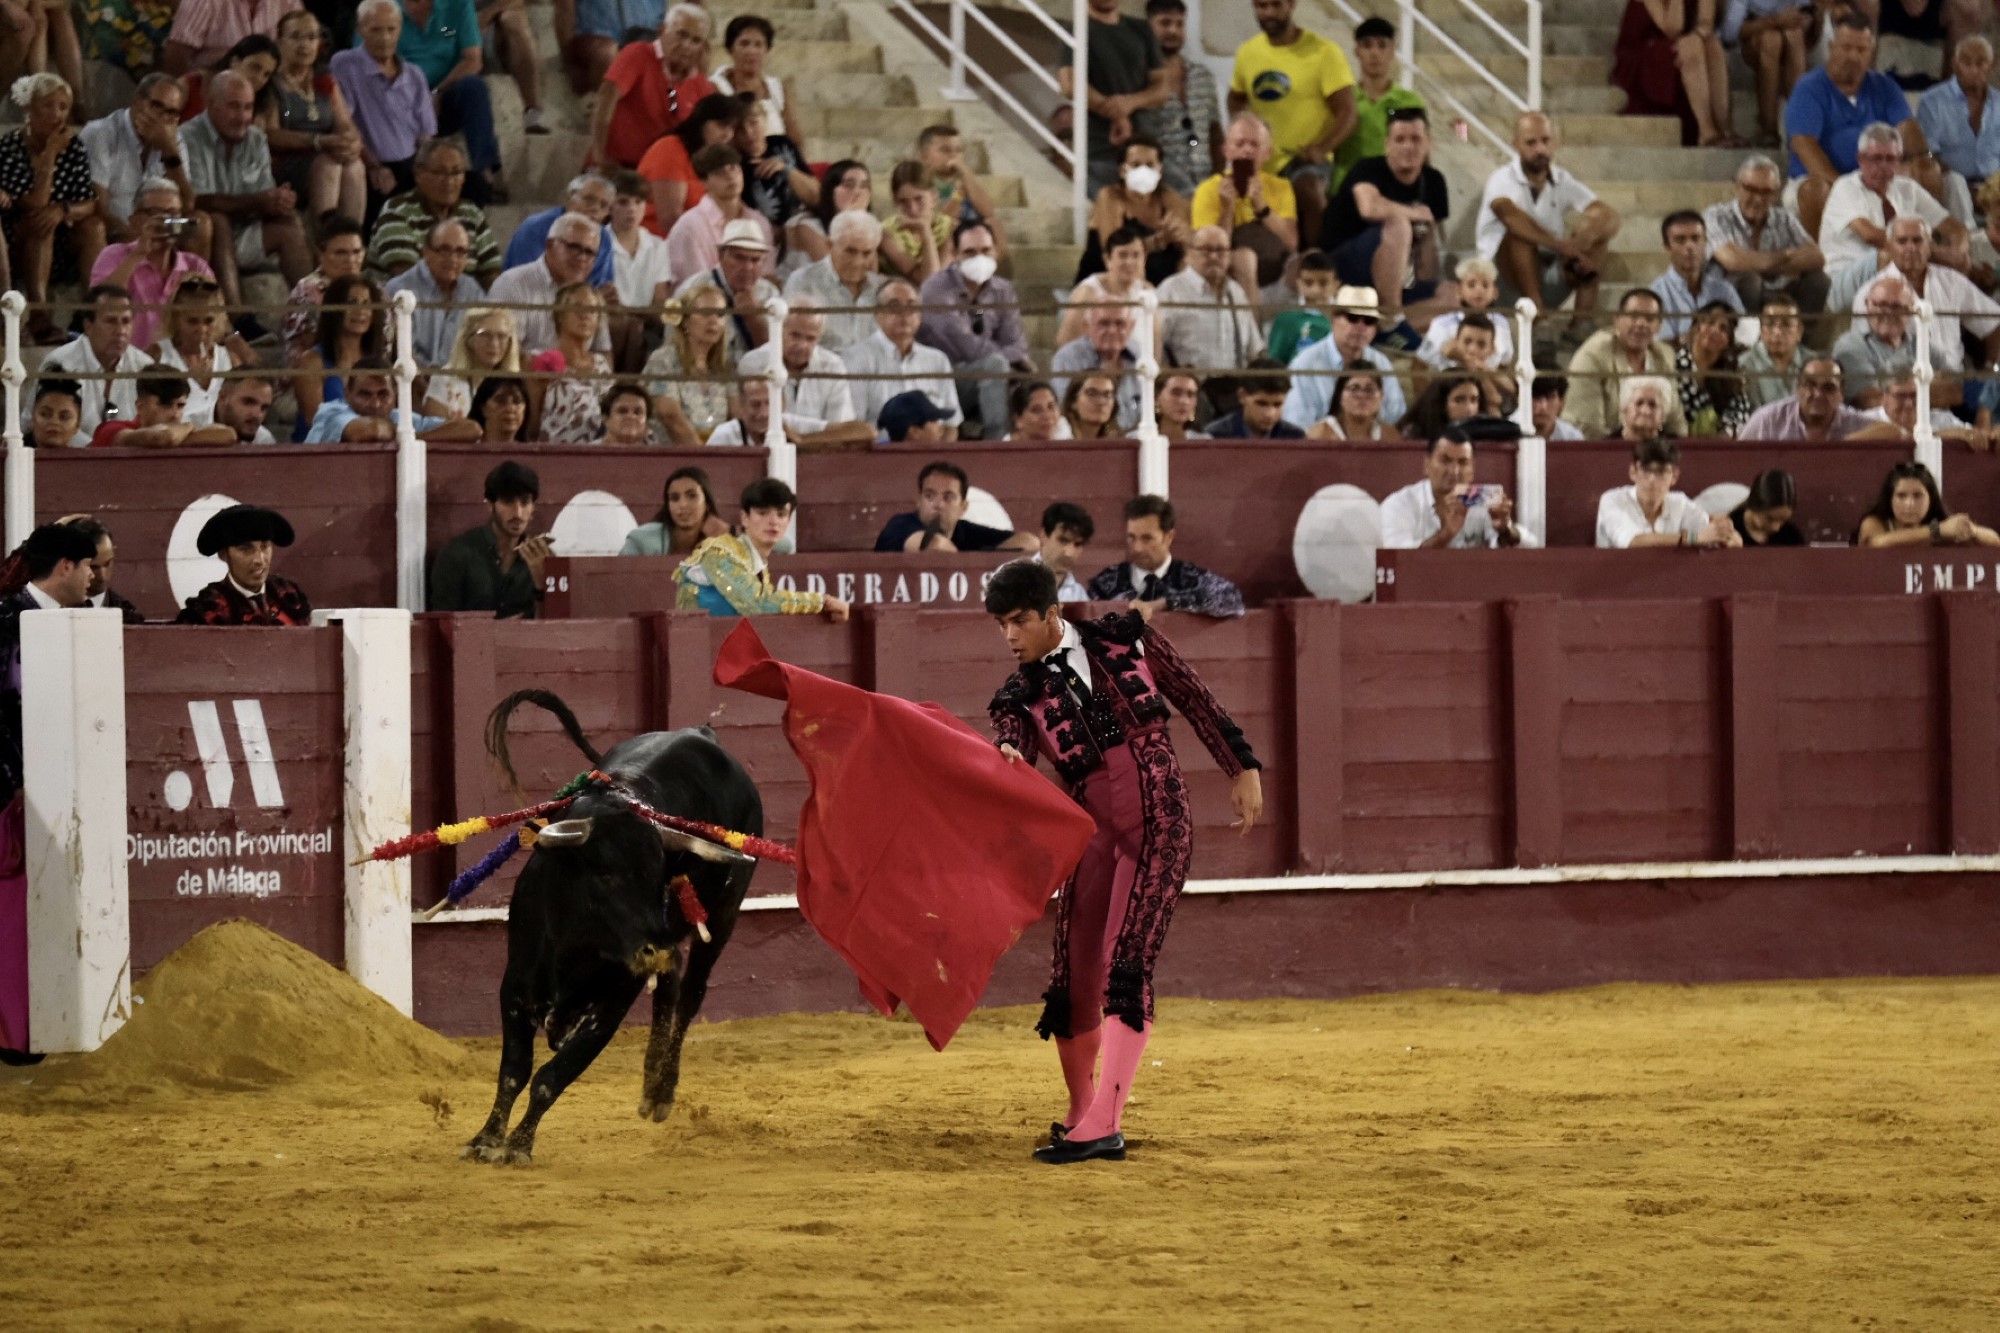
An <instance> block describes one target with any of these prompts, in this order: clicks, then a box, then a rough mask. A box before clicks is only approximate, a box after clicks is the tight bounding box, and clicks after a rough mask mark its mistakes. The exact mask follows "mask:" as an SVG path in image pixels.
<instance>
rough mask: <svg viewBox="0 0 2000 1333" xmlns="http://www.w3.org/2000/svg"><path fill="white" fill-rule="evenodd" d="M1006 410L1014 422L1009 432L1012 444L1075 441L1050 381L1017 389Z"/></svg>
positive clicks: (1036, 381)
mask: <svg viewBox="0 0 2000 1333" xmlns="http://www.w3.org/2000/svg"><path fill="white" fill-rule="evenodd" d="M1007 409H1008V415H1010V416H1011V417H1013V419H1014V421H1013V429H1012V430H1010V431H1008V432H1007V438H1008V439H1009V440H1029V441H1037V442H1039V441H1042V440H1071V439H1075V438H1076V437H1075V435H1073V434H1072V433H1071V431H1070V428H1069V418H1068V417H1065V416H1064V415H1063V410H1062V403H1061V401H1060V400H1059V399H1057V397H1056V391H1055V389H1054V388H1052V387H1051V386H1050V384H1049V382H1048V381H1047V380H1028V381H1027V382H1025V383H1022V384H1017V385H1015V386H1014V390H1013V392H1012V393H1010V394H1009V395H1008V396H1007Z"/></svg>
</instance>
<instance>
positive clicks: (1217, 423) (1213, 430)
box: [1208, 356, 1306, 440]
mask: <svg viewBox="0 0 2000 1333" xmlns="http://www.w3.org/2000/svg"><path fill="white" fill-rule="evenodd" d="M1248 369H1249V370H1250V371H1251V372H1252V376H1253V377H1252V378H1247V379H1245V380H1243V381H1242V383H1241V384H1240V385H1239V386H1238V388H1237V390H1236V410H1235V411H1234V412H1231V413H1230V414H1229V415H1227V416H1222V417H1217V418H1216V419H1215V420H1213V421H1211V422H1209V423H1208V433H1209V435H1210V436H1212V437H1213V438H1215V439H1218V440H1303V439H1304V438H1305V437H1306V433H1305V432H1304V431H1302V430H1300V429H1299V428H1298V427H1297V426H1294V425H1293V424H1292V423H1291V422H1289V421H1287V420H1285V395H1286V394H1288V393H1290V392H1291V391H1292V381H1291V378H1290V377H1289V376H1287V375H1286V374H1285V373H1284V369H1285V368H1284V365H1283V364H1282V363H1281V362H1278V361H1276V360H1274V359H1272V358H1271V357H1268V356H1259V357H1252V358H1251V360H1250V365H1249V367H1248Z"/></svg>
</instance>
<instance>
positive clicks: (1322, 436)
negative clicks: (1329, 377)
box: [1306, 370, 1382, 440]
mask: <svg viewBox="0 0 2000 1333" xmlns="http://www.w3.org/2000/svg"><path fill="white" fill-rule="evenodd" d="M1306 438H1307V439H1309V440H1379V439H1381V438H1382V374H1381V372H1380V371H1376V370H1350V371H1348V372H1346V373H1345V374H1343V375H1342V376H1341V377H1340V378H1339V379H1337V380H1335V381H1334V382H1333V410H1332V411H1331V412H1328V413H1327V414H1326V415H1325V416H1323V417H1321V418H1320V419H1319V420H1318V421H1315V422H1314V423H1313V424H1312V425H1310V426H1308V427H1306Z"/></svg>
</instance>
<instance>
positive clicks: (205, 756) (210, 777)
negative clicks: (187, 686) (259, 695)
mask: <svg viewBox="0 0 2000 1333" xmlns="http://www.w3.org/2000/svg"><path fill="white" fill-rule="evenodd" d="M230 711H231V712H232V713H233V714H234V715H235V717H236V735H237V738H238V740H239V741H240V743H241V745H242V749H243V766H244V768H245V769H247V770H248V771H249V774H250V794H251V796H252V798H253V799H255V801H256V802H257V804H258V806H259V807H261V808H262V809H266V810H270V809H275V808H276V807H278V806H281V805H283V804H284V803H285V792H284V788H283V787H281V786H280V785H279V783H278V761H277V758H276V756H274V755H273V754H272V753H271V733H270V731H269V729H268V728H266V727H265V725H264V705H263V704H262V703H261V702H260V701H258V700H256V699H235V700H231V701H230ZM188 724H189V725H190V726H191V727H193V728H194V749H195V754H196V756H197V757H199V758H200V760H201V775H202V780H203V782H204V783H205V784H206V785H207V787H208V803H209V804H210V805H212V806H214V807H215V808H216V809H218V810H222V809H227V808H228V806H229V798H230V796H231V795H232V794H233V793H234V792H235V790H236V768H235V765H234V764H232V763H231V762H230V758H229V743H228V740H227V738H226V737H225V736H224V735H223V730H222V714H221V712H220V710H219V709H217V708H216V705H215V701H214V700H213V699H190V700H188ZM163 794H164V795H165V797H166V801H167V807H168V808H169V809H171V810H176V811H178V810H185V809H187V808H188V805H189V804H190V803H191V802H192V801H193V799H194V779H193V778H191V777H189V776H188V775H187V773H185V772H183V771H182V770H180V769H175V770H174V771H173V772H171V773H169V774H167V780H166V783H165V789H164V793H163Z"/></svg>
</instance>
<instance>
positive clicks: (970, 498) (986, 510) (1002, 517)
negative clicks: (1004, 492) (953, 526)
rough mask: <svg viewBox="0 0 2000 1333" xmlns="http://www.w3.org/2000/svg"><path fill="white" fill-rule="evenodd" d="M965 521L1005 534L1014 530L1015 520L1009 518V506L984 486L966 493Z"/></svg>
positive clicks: (975, 487)
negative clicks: (998, 530)
mask: <svg viewBox="0 0 2000 1333" xmlns="http://www.w3.org/2000/svg"><path fill="white" fill-rule="evenodd" d="M965 521H966V522H968V523H977V524H979V525H980V526H981V527H986V528H999V529H1000V530H1001V531H1003V532H1012V531H1013V530H1014V520H1013V519H1011V518H1009V517H1007V506H1005V505H1003V504H1001V503H1000V498H999V497H998V496H996V495H994V494H993V492H991V491H989V490H987V489H986V488H985V487H984V486H974V487H973V488H972V489H971V490H969V491H967V492H966V493H965Z"/></svg>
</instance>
